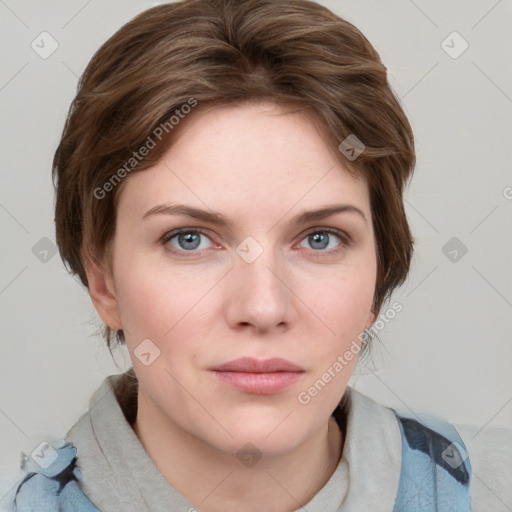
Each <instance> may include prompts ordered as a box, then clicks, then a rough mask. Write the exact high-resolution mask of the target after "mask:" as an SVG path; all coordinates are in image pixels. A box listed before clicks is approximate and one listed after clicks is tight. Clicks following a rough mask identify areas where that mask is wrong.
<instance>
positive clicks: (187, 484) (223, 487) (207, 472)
mask: <svg viewBox="0 0 512 512" xmlns="http://www.w3.org/2000/svg"><path fill="white" fill-rule="evenodd" d="M133 430H134V432H135V434H136V435H137V437H138V438H139V440H140V441H141V443H142V445H143V446H144V448H145V450H146V452H147V453H148V455H149V456H150V458H151V459H152V461H153V463H154V464H155V466H156V467H157V468H158V470H159V471H160V473H161V474H162V475H163V477H164V478H165V479H166V480H167V481H168V482H169V484H170V485H171V486H172V487H174V489H176V491H178V492H179V493H180V494H181V495H182V496H183V497H185V498H186V499H187V500H188V501H189V502H190V503H192V504H194V505H195V506H197V507H199V508H200V509H201V510H202V511H203V512H220V511H225V510H236V509H238V510H244V511H247V512H253V511H254V512H260V511H261V510H265V511H268V512H277V511H279V512H283V511H290V512H291V511H294V510H297V509H299V508H301V507H302V506H304V505H305V504H307V503H308V502H309V501H310V500H311V499H312V498H313V497H314V496H315V495H316V494H317V493H318V491H319V490H320V489H321V488H322V487H323V486H324V485H325V484H326V483H327V481H328V480H329V478H330V477H331V476H332V474H333V473H334V471H335V470H336V467H337V465H338V462H339V460H340V457H341V451H342V447H343V446H342V445H343V436H342V433H341V431H340V429H339V427H338V424H337V423H336V421H335V420H334V418H330V420H329V422H328V423H327V424H326V425H325V426H323V428H321V429H320V430H319V431H318V432H315V433H314V434H313V435H312V436H310V438H308V440H307V441H306V442H304V443H303V444H301V445H300V446H298V447H296V449H294V450H293V451H292V452H289V453H286V454H282V455H278V456H271V457H270V456H265V454H262V455H263V456H262V458H261V459H260V460H259V461H258V462H257V463H256V464H254V465H249V466H248V467H245V466H244V465H243V464H241V462H240V460H239V459H238V457H236V455H233V454H229V453H225V452H222V451H220V450H218V449H216V448H215V447H213V446H212V445H210V444H207V443H205V442H203V441H202V440H201V439H198V438H197V437H194V436H192V435H191V434H190V433H188V432H185V431H184V430H182V429H181V428H180V427H179V426H178V425H176V424H175V423H174V422H172V421H171V420H170V419H169V418H168V417H167V416H165V415H164V414H163V413H162V411H160V410H159V409H158V408H157V407H156V406H155V405H154V404H152V403H151V402H150V401H149V400H144V399H143V398H142V397H141V395H140V394H139V397H138V413H137V418H136V420H135V423H134V424H133Z"/></svg>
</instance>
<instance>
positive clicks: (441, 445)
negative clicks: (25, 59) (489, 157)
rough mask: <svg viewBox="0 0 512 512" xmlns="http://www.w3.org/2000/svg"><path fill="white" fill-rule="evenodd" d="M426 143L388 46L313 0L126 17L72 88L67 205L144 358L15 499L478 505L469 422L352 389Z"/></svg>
mask: <svg viewBox="0 0 512 512" xmlns="http://www.w3.org/2000/svg"><path fill="white" fill-rule="evenodd" d="M414 164H415V153H414V142H413V134H412V132H411V128H410V125H409V123H408V120H407V118H406V116H405V114H404V112H403V111H402V109H401V107H400V104H399V102H398V101H397V99H396V97H395V95H394V93H393V91H392V90H391V88H390V86H389V84H388V81H387V74H386V68H385V67H384V65H383V64H382V63H381V61H380V58H379V56H378V54H377V52H376V51H375V50H374V48H373V47H372V46H371V45H370V43H369V42H368V41H367V39H366V38H365V37H364V36H363V35H362V34H361V32H359V31H358V30H357V29H356V28H355V27H354V26H353V25H351V24H350V23H348V22H346V21H344V20H342V19H340V18H339V17H338V16H335V15H334V14H333V13H331V12H330V11H329V10H328V9H326V8H324V7H321V6H319V5H317V4H316V3H313V2H309V1H305V0H284V1H280V2H275V1H271V0H247V1H236V0H214V1H212V0H185V1H182V2H178V3H173V4H169V5H162V6H158V7H155V8H153V9H150V10H148V11H146V12H144V13H142V14H141V15H139V16H138V17H136V18H135V19H134V20H132V21H131V22H130V23H128V24H127V25H125V26H124V27H122V28H121V29H120V30H119V31H118V32H117V33H116V34H114V35H113V36H112V37H111V38H110V39H109V40H108V41H107V42H106V43H105V44H104V45H103V46H102V47H101V48H100V50H99V51H98V52H97V53H96V55H95V56H94V57H93V59H92V60H91V62H90V63H89V65H88V67H87V69H86V71H85V72H84V75H83V77H82V79H81V81H80V84H79V90H78V94H77V96H76V98H75V100H74V101H73V103H72V105H71V109H70V113H69V116H68V119H67V121H66V125H65V128H64V132H63V135H62V140H61V142H60V145H59V147H58V149H57V151H56V154H55V159H54V177H55V180H56V190H57V201H56V211H55V221H56V229H57V243H58V246H59V250H60V254H61V256H62V258H63V260H64V261H65V262H66V263H67V264H68V265H69V268H70V270H71V272H72V273H73V274H78V276H79V277H80V279H81V281H82V283H83V284H84V285H85V286H86V287H87V289H88V290H89V293H90V296H91V299H92V301H93V303H94V306H95V308H96V310H97V312H98V314H99V315H100V317H101V319H102V320H103V322H104V324H105V339H106V341H107V343H108V346H109V348H111V346H112V343H113V342H117V343H120V344H126V346H127V348H128V350H129V353H130V357H131V360H132V364H133V368H132V369H131V370H130V371H129V372H126V373H125V374H123V375H120V376H110V377H108V378H107V379H105V381H104V382H103V384H102V386H101V387H100V388H99V389H98V391H97V392H96V393H95V394H94V396H93V397H92V398H91V402H90V407H89V411H88V412H87V413H86V414H85V415H83V416H82V417H81V418H80V419H79V420H78V421H77V422H76V424H75V425H74V426H73V427H72V428H71V430H70V431H69V432H68V434H67V436H66V439H65V440H60V441H55V442H53V443H46V444H42V446H41V447H40V449H39V452H38V453H36V454H35V455H34V454H33V455H32V456H31V457H27V458H26V460H25V464H24V469H25V470H26V472H27V476H26V478H25V479H24V481H23V482H21V483H20V485H19V487H18V488H17V492H16V500H15V506H16V510H18V511H25V510H39V511H41V510H45V511H46V510H87V511H89V510H91V511H94V510H100V511H113V510H123V511H124V510H134V511H142V510H148V511H149V510H151V511H154V510H155V511H156V510H162V511H163V510H183V511H187V510H188V511H193V510H201V511H205V512H213V511H221V510H222V511H225V510H244V511H261V510H264V511H276V512H277V511H294V510H308V511H310V512H311V511H322V512H325V511H334V510H372V511H376V510H382V511H399V510H401V511H415V512H418V511H420V510H421V511H430V510H432V511H434V510H438V511H467V510H470V505H469V501H470V500H469V482H470V475H471V466H470V462H469V459H468V457H467V454H466V452H465V448H464V444H463V442H462V440H461V439H460V437H459V435H458V434H457V432H456V431H455V430H454V429H453V427H450V426H449V425H448V424H442V423H439V422H438V423H436V422H433V423H429V424H428V425H427V424H425V423H424V422H420V421H418V420H417V419H414V418H404V417H401V416H399V415H398V414H397V413H395V412H394V411H393V410H392V409H389V408H386V407H384V406H382V405H380V404H378V403H376V402H374V401H373V400H371V399H369V398H367V397H365V396H364V395H361V394H360V393H358V392H356V391H355V390H353V389H351V388H349V387H348V380H349V378H350V375H351V374H352V371H353V369H354V366H355V364H356V361H357V358H358V356H359V354H360V351H361V350H364V349H365V347H366V344H367V343H368V341H371V332H372V331H371V329H372V325H373V324H374V322H375V321H376V320H377V319H378V318H379V315H380V314H382V313H383V312H384V308H387V307H389V308H394V307H395V305H392V306H386V300H387V299H388V298H389V296H390V294H391V292H392V291H393V290H394V289H395V288H396V287H397V286H399V285H400V284H401V283H403V281H404V280H405V278H406V276H407V273H408V270H409V264H410V259H411V254H412V246H413V240H412V236H411V233H410V230H409V226H408V223H407V219H406V216H405V212H404V206H403V197H402V194H403V190H404V187H405V185H406V183H407V181H408V179H409V178H410V176H411V173H412V171H413V168H414ZM38 459H39V460H38Z"/></svg>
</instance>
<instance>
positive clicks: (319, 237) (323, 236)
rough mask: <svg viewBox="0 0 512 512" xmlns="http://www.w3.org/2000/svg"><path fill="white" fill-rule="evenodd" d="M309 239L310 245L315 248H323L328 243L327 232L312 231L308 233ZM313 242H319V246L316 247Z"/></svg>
mask: <svg viewBox="0 0 512 512" xmlns="http://www.w3.org/2000/svg"><path fill="white" fill-rule="evenodd" d="M310 239H311V245H312V246H313V247H314V248H315V249H325V248H326V247H327V245H328V244H329V241H328V234H327V233H323V232H317V233H312V234H311V235H310ZM315 244H320V247H318V246H317V245H315Z"/></svg>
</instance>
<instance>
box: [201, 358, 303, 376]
mask: <svg viewBox="0 0 512 512" xmlns="http://www.w3.org/2000/svg"><path fill="white" fill-rule="evenodd" d="M211 369H212V370H214V371H217V372H247V373H274V372H303V371H305V370H304V368H302V367H301V366H298V365H296V364H294V363H292V362H291V361H288V360H287V359H281V358H280V357H273V358H271V359H256V358H254V357H240V358H239V359H233V360H232V361H228V362H227V363H224V364H221V365H219V366H215V367H213V368H211Z"/></svg>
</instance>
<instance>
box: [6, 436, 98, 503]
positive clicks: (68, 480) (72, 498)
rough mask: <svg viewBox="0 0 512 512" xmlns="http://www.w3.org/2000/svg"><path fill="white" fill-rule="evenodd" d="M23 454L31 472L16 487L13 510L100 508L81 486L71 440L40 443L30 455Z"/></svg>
mask: <svg viewBox="0 0 512 512" xmlns="http://www.w3.org/2000/svg"><path fill="white" fill-rule="evenodd" d="M59 444H60V446H59ZM23 456H24V459H23V462H22V469H25V470H26V471H27V473H28V474H27V475H26V476H25V478H24V479H23V480H22V481H21V483H20V484H19V485H18V488H17V490H16V494H15V497H14V504H13V507H14V508H13V511H14V512H99V511H98V509H97V508H96V507H95V506H94V505H93V504H92V503H91V501H90V500H89V498H87V496H86V495H85V494H84V492H83V491H82V489H81V488H80V485H79V483H78V479H79V478H80V476H81V474H80V470H79V469H78V468H77V467H76V448H75V447H74V446H73V445H72V444H71V443H65V441H64V440H61V442H60V443H58V444H57V445H56V446H53V445H50V444H49V443H41V445H39V447H38V449H37V450H34V452H33V453H32V456H31V458H29V457H27V456H26V455H24V454H23ZM36 461H37V462H36Z"/></svg>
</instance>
